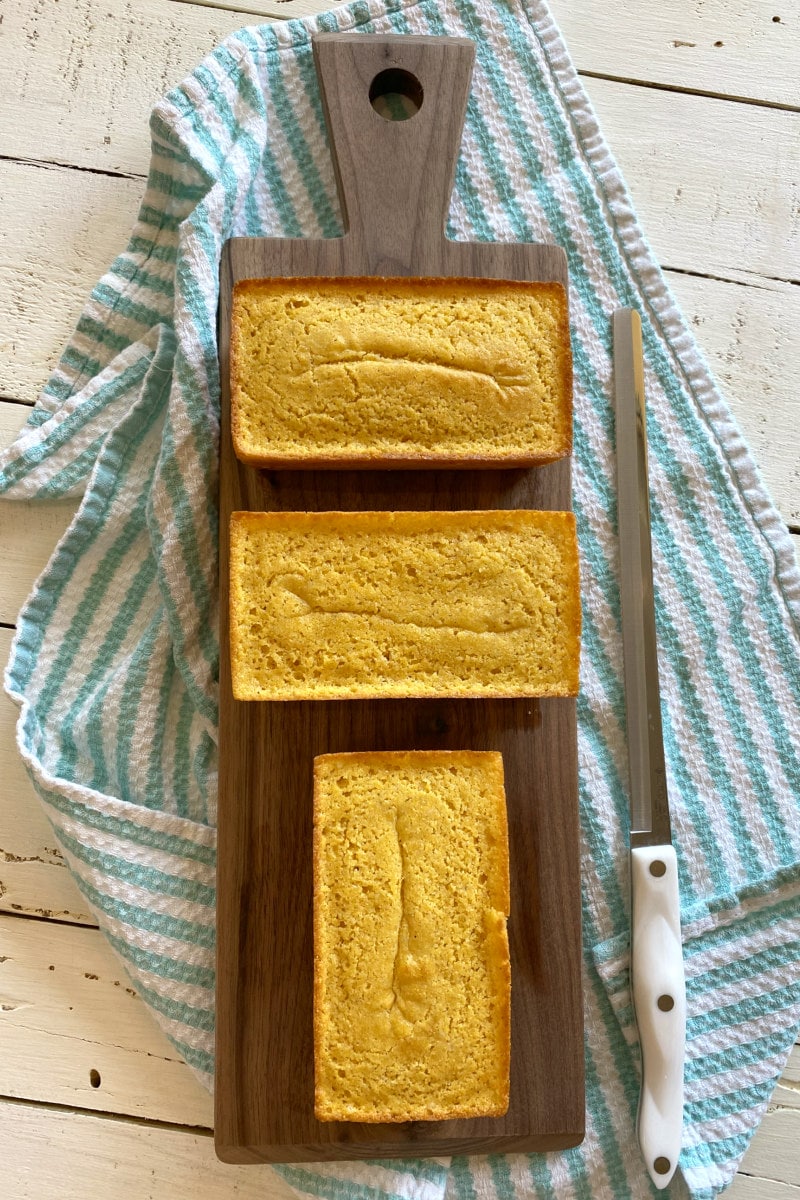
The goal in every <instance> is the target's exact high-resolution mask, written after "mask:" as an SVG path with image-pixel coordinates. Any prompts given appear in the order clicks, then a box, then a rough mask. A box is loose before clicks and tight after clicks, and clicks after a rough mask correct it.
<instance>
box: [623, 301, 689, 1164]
mask: <svg viewBox="0 0 800 1200" xmlns="http://www.w3.org/2000/svg"><path fill="white" fill-rule="evenodd" d="M613 335H614V398H615V410H616V434H617V490H618V521H619V553H620V572H621V584H620V600H621V604H622V646H623V655H624V679H625V708H626V720H627V738H628V766H629V772H630V803H631V835H630V837H631V989H632V993H633V1005H634V1010H635V1014H636V1023H637V1025H638V1027H639V1041H640V1045H641V1052H642V1082H641V1092H640V1095H639V1114H638V1119H637V1134H638V1139H639V1146H640V1148H641V1151H642V1155H643V1157H644V1160H645V1163H646V1165H647V1170H648V1172H649V1174H650V1178H651V1179H652V1180H653V1183H655V1185H656V1187H659V1188H664V1187H666V1186H667V1184H668V1183H669V1181H670V1180H671V1179H672V1176H673V1174H674V1173H675V1168H676V1167H677V1165H678V1156H679V1154H680V1148H681V1132H682V1128H683V1060H684V1050H685V1044H686V983H685V978H684V970H683V950H682V946H681V927H680V901H679V893H678V864H677V859H676V856H675V850H674V848H673V845H672V829H671V825H670V816H669V797H668V795H667V777H666V770H665V767H664V743H663V738H662V732H661V702H660V696H659V684H658V655H657V646H656V623H655V606H654V598H653V561H652V549H651V542H650V491H649V483H648V474H647V418H646V410H645V396H644V359H643V354H642V322H641V318H640V316H639V314H638V312H636V311H635V310H634V309H630V308H623V309H619V310H618V311H617V312H615V313H614V322H613Z"/></svg>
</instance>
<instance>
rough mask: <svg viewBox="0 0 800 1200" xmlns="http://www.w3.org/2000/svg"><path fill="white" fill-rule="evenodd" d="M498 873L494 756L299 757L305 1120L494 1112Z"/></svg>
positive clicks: (506, 1008) (504, 1007)
mask: <svg viewBox="0 0 800 1200" xmlns="http://www.w3.org/2000/svg"><path fill="white" fill-rule="evenodd" d="M508 874H509V872H508V833H507V820H506V802H505V791H504V787H503V763H502V757H501V755H499V754H496V753H490V752H484V753H480V752H475V751H453V752H447V751H430V752H394V753H377V752H376V753H364V754H326V755H322V756H321V757H319V758H317V759H315V760H314V1061H315V1113H316V1116H317V1118H318V1119H319V1120H321V1121H337V1120H338V1121H426V1120H427V1121H440V1120H447V1119H448V1118H455V1117H478V1116H502V1114H503V1113H505V1112H506V1110H507V1109H508V1090H509V1058H510V990H511V971H510V962H509V953H508V935H507V933H506V919H507V917H508V911H509V879H508Z"/></svg>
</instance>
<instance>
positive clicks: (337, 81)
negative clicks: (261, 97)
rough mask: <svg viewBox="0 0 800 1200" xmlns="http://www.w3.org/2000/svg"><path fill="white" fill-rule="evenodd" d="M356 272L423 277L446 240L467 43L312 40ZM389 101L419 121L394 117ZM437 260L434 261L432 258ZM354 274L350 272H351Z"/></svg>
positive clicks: (343, 37)
mask: <svg viewBox="0 0 800 1200" xmlns="http://www.w3.org/2000/svg"><path fill="white" fill-rule="evenodd" d="M313 48H314V57H315V60H316V65H317V73H318V75H319V80H320V86H321V89H322V98H323V105H324V109H325V114H326V117H327V121H328V131H329V135H330V139H331V149H332V153H333V160H334V167H335V170H336V178H337V184H338V188H339V200H340V203H341V206H342V212H343V215H344V223H345V238H346V241H347V242H348V248H347V249H346V260H347V263H348V264H349V263H350V262H351V263H352V270H353V273H354V274H360V273H362V272H363V271H364V267H365V265H366V264H368V265H369V273H370V274H377V275H409V274H416V273H420V272H419V264H420V263H424V262H425V260H426V258H427V257H428V252H429V250H430V249H431V248H432V245H431V243H434V244H435V246H436V248H437V250H438V248H439V244H440V243H441V241H442V239H443V238H444V236H445V221H446V219H447V213H448V209H449V207H450V197H451V194H452V191H453V181H454V178H455V169H456V159H457V157H458V151H459V147H460V144H461V133H462V129H463V126H464V115H465V112H466V107H467V99H468V96H469V88H470V81H471V78H472V64H473V60H474V58H475V47H474V45H473V43H472V42H471V41H469V40H468V39H467V38H447V37H414V36H382V35H378V36H372V35H368V34H347V33H345V34H340V33H331V34H318V35H317V36H315V37H314V39H313ZM387 94H389V95H394V96H397V95H399V96H401V97H405V98H406V103H405V104H404V105H403V107H404V108H405V110H406V111H407V110H408V109H413V108H414V107H416V105H419V107H418V110H417V111H416V112H415V113H414V115H413V116H411V117H409V118H408V119H406V120H393V119H390V117H389V116H383V115H381V114H380V112H379V111H378V109H376V108H375V107H373V101H375V103H376V104H377V105H378V108H379V109H380V108H382V110H383V111H384V112H390V111H395V112H396V111H397V107H396V104H395V105H394V108H393V103H392V101H391V99H388V100H387V99H385V97H386V96H387ZM434 261H436V256H434ZM349 269H350V267H349V266H348V265H346V266H345V273H347V271H348V270H349Z"/></svg>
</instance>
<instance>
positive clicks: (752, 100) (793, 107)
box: [171, 0, 800, 113]
mask: <svg viewBox="0 0 800 1200" xmlns="http://www.w3.org/2000/svg"><path fill="white" fill-rule="evenodd" d="M171 3H174V4H193V3H197V0H171ZM578 75H579V76H580V77H581V79H604V80H607V81H608V83H626V84H630V85H631V86H632V87H643V88H651V89H653V90H654V91H658V92H677V93H679V94H680V95H682V96H702V97H703V98H704V99H706V100H724V101H725V102H726V103H727V102H730V103H731V104H751V105H753V106H754V107H755V108H777V109H778V110H779V111H781V112H792V113H796V112H800V104H787V103H785V102H783V101H780V100H760V99H758V98H757V97H753V96H738V95H731V94H730V93H729V92H714V91H709V90H706V89H705V88H694V87H681V85H680V84H678V83H655V82H653V81H652V80H648V79H637V78H636V77H634V76H630V75H608V74H606V73H605V72H604V71H587V70H583V71H581V70H579V71H578Z"/></svg>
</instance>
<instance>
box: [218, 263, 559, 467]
mask: <svg viewBox="0 0 800 1200" xmlns="http://www.w3.org/2000/svg"><path fill="white" fill-rule="evenodd" d="M231 425H232V431H233V444H234V448H235V450H236V454H237V455H238V457H239V458H240V459H242V460H243V461H245V462H248V463H252V464H255V465H261V466H291V465H293V464H297V465H305V466H312V465H315V464H318V465H339V466H344V465H348V464H350V465H356V466H370V465H372V466H380V467H385V466H391V465H395V466H403V465H409V460H410V461H411V465H417V466H424V465H426V464H427V465H443V464H446V463H449V464H451V465H467V464H469V463H471V462H477V463H482V464H483V465H492V464H495V465H500V466H505V465H509V464H512V463H513V464H517V465H524V464H532V463H541V462H549V461H552V460H553V459H556V458H559V457H561V456H562V455H565V454H568V453H569V452H570V448H571V444H572V358H571V351H570V341H569V322H568V316H567V297H566V293H565V291H564V288H563V287H562V286H561V285H560V284H557V283H506V282H503V281H498V280H474V279H413V280H412V279H267V280H244V281H242V282H241V283H238V284H236V286H235V288H234V293H233V311H232V316H231Z"/></svg>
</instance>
